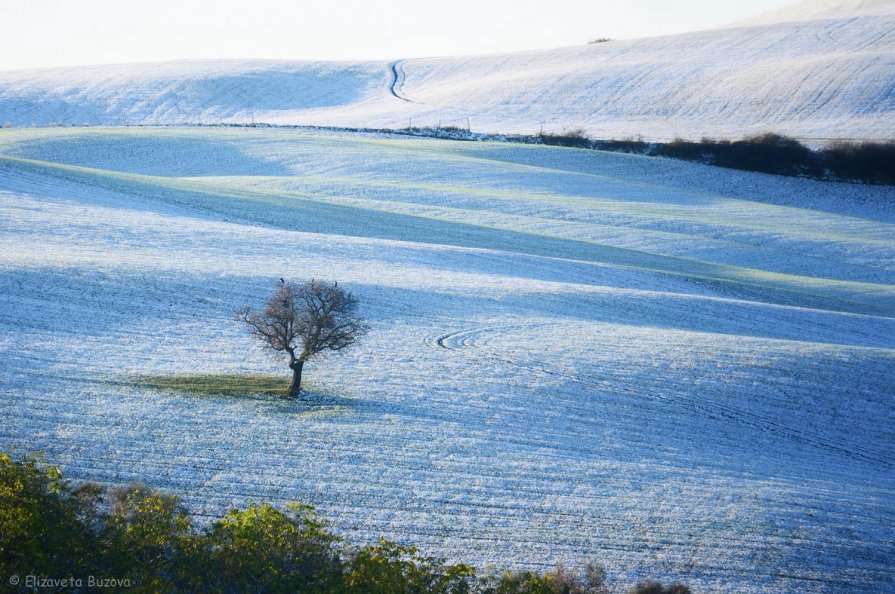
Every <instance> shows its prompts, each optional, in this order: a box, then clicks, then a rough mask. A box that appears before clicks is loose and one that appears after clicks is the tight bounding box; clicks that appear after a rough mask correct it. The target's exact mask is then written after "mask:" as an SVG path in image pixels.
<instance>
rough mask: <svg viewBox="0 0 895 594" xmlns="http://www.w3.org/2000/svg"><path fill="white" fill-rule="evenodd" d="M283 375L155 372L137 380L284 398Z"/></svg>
mask: <svg viewBox="0 0 895 594" xmlns="http://www.w3.org/2000/svg"><path fill="white" fill-rule="evenodd" d="M291 379H292V378H291V377H288V376H287V375H285V374H284V375H155V376H144V377H140V378H138V380H137V381H138V383H140V384H142V385H144V386H147V387H150V388H154V389H156V390H172V391H175V392H186V393H189V394H197V395H201V396H278V397H283V398H285V397H286V391H287V390H288V388H289V382H290V380H291Z"/></svg>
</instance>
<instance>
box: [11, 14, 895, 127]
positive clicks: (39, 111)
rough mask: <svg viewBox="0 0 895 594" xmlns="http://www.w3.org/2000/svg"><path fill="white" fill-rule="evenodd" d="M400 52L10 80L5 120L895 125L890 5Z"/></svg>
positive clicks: (49, 73)
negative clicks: (423, 55)
mask: <svg viewBox="0 0 895 594" xmlns="http://www.w3.org/2000/svg"><path fill="white" fill-rule="evenodd" d="M594 27H595V30H596V29H598V28H599V23H595V24H594ZM578 41H583V40H569V43H570V44H573V43H576V42H578ZM395 58H396V59H395V60H394V61H391V62H360V63H347V62H346V63H318V62H314V63H309V62H295V61H292V62H290V61H198V62H196V61H193V62H190V61H180V62H170V63H156V64H123V65H107V66H89V67H81V68H61V69H49V70H22V71H8V72H0V125H2V124H5V123H8V124H10V125H13V126H34V125H37V126H45V125H68V126H70V125H85V124H86V125H97V124H100V125H130V124H142V125H158V124H162V125H167V124H184V123H187V124H190V123H192V124H196V123H204V124H218V123H248V122H251V121H258V122H267V123H274V124H305V125H308V124H314V125H316V124H319V125H336V126H349V127H390V128H403V127H407V126H409V125H411V124H413V125H414V126H436V125H443V126H457V127H461V128H464V129H465V128H466V127H467V126H469V127H470V128H471V129H472V130H473V131H475V132H497V133H522V134H536V133H538V131H539V130H541V129H543V130H545V131H547V132H561V131H563V130H575V129H579V128H580V129H583V130H585V131H586V132H587V133H589V134H590V135H592V136H594V137H596V138H623V137H628V136H630V137H636V136H638V135H643V136H644V137H645V138H647V139H652V140H671V139H672V138H674V137H676V136H681V137H685V138H690V139H695V140H698V139H699V138H701V137H702V136H703V135H709V136H715V137H719V136H720V137H735V138H740V137H742V136H743V135H745V134H749V133H760V132H766V131H773V132H778V133H784V134H789V135H792V136H797V137H800V138H805V139H811V140H815V141H817V142H822V141H825V140H828V139H835V138H847V139H859V140H860V139H892V135H893V130H895V86H893V82H892V81H893V80H895V2H892V0H805V1H803V2H798V3H796V4H795V5H793V6H791V7H788V8H786V9H784V10H782V11H775V12H773V13H771V14H769V15H765V16H761V17H758V18H756V19H753V20H749V21H745V22H741V23H736V24H734V25H731V26H729V27H724V28H720V29H715V30H710V31H701V32H695V33H688V34H684V35H674V36H667V37H655V38H648V39H637V40H617V41H611V42H608V43H596V44H591V45H579V46H577V47H567V48H561V49H556V50H550V51H530V52H521V53H517V54H509V55H489V56H466V57H447V58H431V59H412V60H400V59H398V58H400V56H395Z"/></svg>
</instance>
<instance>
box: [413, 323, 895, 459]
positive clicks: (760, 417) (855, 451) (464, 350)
mask: <svg viewBox="0 0 895 594" xmlns="http://www.w3.org/2000/svg"><path fill="white" fill-rule="evenodd" d="M542 326H544V324H543V323H534V324H532V323H527V324H526V323H523V324H506V325H499V326H481V327H474V328H466V329H464V330H458V331H454V332H449V333H447V334H443V335H440V336H438V337H435V338H434V339H433V338H430V339H427V340H426V343H427V344H429V345H430V346H434V347H437V348H441V349H445V350H448V351H454V352H459V353H461V354H463V355H464V356H471V357H478V358H485V359H488V360H491V361H495V362H498V363H502V364H505V365H510V366H513V367H517V368H520V369H524V370H526V371H529V372H532V373H535V374H541V375H546V376H553V377H559V378H561V379H564V380H566V381H568V382H570V383H573V384H577V385H580V386H584V387H587V388H590V389H596V390H601V391H606V390H611V391H612V392H615V393H617V394H620V395H624V396H627V397H631V398H643V397H644V396H646V397H652V398H655V399H656V400H660V401H665V402H669V403H673V404H675V405H676V406H679V407H681V408H684V409H686V410H689V411H691V412H693V413H696V414H699V415H704V416H708V417H710V418H723V419H725V420H727V421H730V422H732V423H735V424H738V425H741V426H746V427H751V428H753V429H755V430H757V431H760V432H766V433H770V434H773V435H777V436H779V437H782V438H783V439H786V440H789V441H791V442H794V443H800V444H803V445H807V446H809V447H814V448H817V449H821V450H827V451H832V452H835V453H838V454H839V455H842V456H845V457H847V458H850V459H852V460H859V461H862V462H872V463H876V464H881V465H883V466H886V467H889V468H895V456H891V455H884V454H882V453H881V452H876V451H872V450H868V449H865V448H862V447H859V446H856V445H855V444H848V443H843V442H841V441H838V440H835V439H830V436H829V435H824V434H820V433H817V432H805V431H799V430H797V429H793V428H792V427H788V426H786V425H785V424H783V423H781V422H780V421H779V420H778V419H775V418H773V417H772V416H770V415H765V414H761V413H760V412H755V411H748V410H743V409H742V408H741V407H738V406H731V405H729V404H726V403H725V402H724V401H723V399H721V398H719V399H714V400H712V401H710V402H707V401H706V399H705V398H704V397H698V396H697V397H693V398H675V397H674V395H673V394H669V393H664V392H662V391H661V390H656V389H653V388H649V387H636V388H635V387H633V386H625V385H620V384H619V383H617V382H615V383H611V384H610V383H607V381H606V379H605V378H600V377H597V376H595V375H590V374H587V373H581V372H580V371H578V370H565V369H558V368H556V367H553V366H548V365H546V364H543V363H540V362H525V361H518V360H515V359H512V358H508V357H506V356H502V355H500V354H498V353H495V352H494V351H492V350H489V349H486V348H482V346H481V345H480V344H479V340H478V339H477V337H479V336H487V335H489V334H494V333H505V332H506V331H510V330H514V329H515V330H519V329H522V330H524V329H526V328H538V327H542ZM784 396H785V394H784Z"/></svg>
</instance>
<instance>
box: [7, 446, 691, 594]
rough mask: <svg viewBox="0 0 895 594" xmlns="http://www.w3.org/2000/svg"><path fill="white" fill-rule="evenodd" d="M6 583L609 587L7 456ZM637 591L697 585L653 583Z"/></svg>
mask: <svg viewBox="0 0 895 594" xmlns="http://www.w3.org/2000/svg"><path fill="white" fill-rule="evenodd" d="M0 580H2V583H3V586H4V587H5V588H9V590H4V591H12V592H35V591H40V592H88V591H106V592H141V593H142V592H191V593H192V592H215V593H231V592H232V593H234V594H236V593H240V594H241V593H244V592H257V593H268V592H270V593H280V592H282V593H287V592H288V593H296V592H302V593H314V594H328V593H333V594H335V593H340V594H341V593H345V594H428V593H433V594H473V593H476V594H606V593H608V592H610V591H615V590H616V589H615V588H610V584H609V583H608V582H607V578H606V574H605V572H604V571H603V569H602V567H600V566H598V565H588V566H587V567H585V568H583V570H581V571H571V570H567V569H564V568H562V567H558V568H556V569H555V570H552V571H547V572H533V571H509V570H497V569H488V570H486V571H484V572H481V571H477V570H476V569H474V568H473V567H471V566H469V565H466V564H463V563H456V564H451V563H447V562H446V561H444V560H442V559H437V558H432V557H427V556H424V555H422V554H421V553H420V552H419V551H417V550H416V549H414V548H413V547H407V546H401V545H398V544H395V543H393V542H390V541H387V540H385V539H382V540H380V541H379V542H377V543H375V544H372V545H369V546H364V547H357V546H352V545H351V544H349V543H347V542H345V541H344V540H342V539H341V538H339V537H338V536H336V535H335V534H334V533H332V532H331V531H330V530H329V529H328V528H327V526H326V524H325V522H323V521H322V520H321V519H319V518H318V517H317V515H316V514H315V513H314V510H313V508H311V507H310V506H306V505H298V504H294V505H291V506H288V507H287V508H286V509H284V510H280V509H276V508H274V507H273V506H271V505H268V504H262V505H250V506H248V507H247V508H245V509H242V510H235V509H234V510H231V511H230V512H228V513H227V514H226V515H224V516H223V517H221V518H218V519H216V520H215V521H213V522H212V523H211V524H210V525H207V526H205V527H198V526H196V525H194V523H193V521H192V518H191V517H190V514H189V513H188V511H187V510H186V509H185V508H184V507H183V506H182V505H181V503H180V502H179V500H178V498H177V497H175V496H172V495H167V494H163V493H160V492H158V491H154V490H152V489H149V488H147V487H146V486H144V485H141V484H135V485H131V486H128V487H119V488H113V489H104V488H102V487H100V486H99V485H96V484H92V483H87V484H82V485H80V486H77V487H74V486H72V485H71V484H70V483H68V482H67V481H65V480H64V479H63V477H62V474H61V473H60V471H59V470H58V469H57V468H55V467H53V466H48V465H46V464H45V463H43V462H42V460H41V459H40V458H39V457H35V456H20V457H13V456H11V455H10V454H5V453H0ZM628 591H629V592H632V593H636V594H688V593H689V592H690V590H689V589H687V588H686V587H685V586H683V585H681V584H672V585H663V584H661V583H658V582H645V583H641V584H639V585H637V586H634V587H632V588H630V589H629V590H628Z"/></svg>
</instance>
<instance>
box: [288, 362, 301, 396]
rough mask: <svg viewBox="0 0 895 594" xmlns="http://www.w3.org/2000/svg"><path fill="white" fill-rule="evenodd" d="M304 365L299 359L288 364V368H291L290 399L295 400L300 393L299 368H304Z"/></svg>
mask: <svg viewBox="0 0 895 594" xmlns="http://www.w3.org/2000/svg"><path fill="white" fill-rule="evenodd" d="M304 364H305V362H304V361H302V360H301V359H296V360H295V361H293V362H292V363H290V364H289V367H291V368H292V384H291V385H290V386H289V397H290V398H297V397H298V396H299V394H300V393H301V368H302V367H304Z"/></svg>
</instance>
